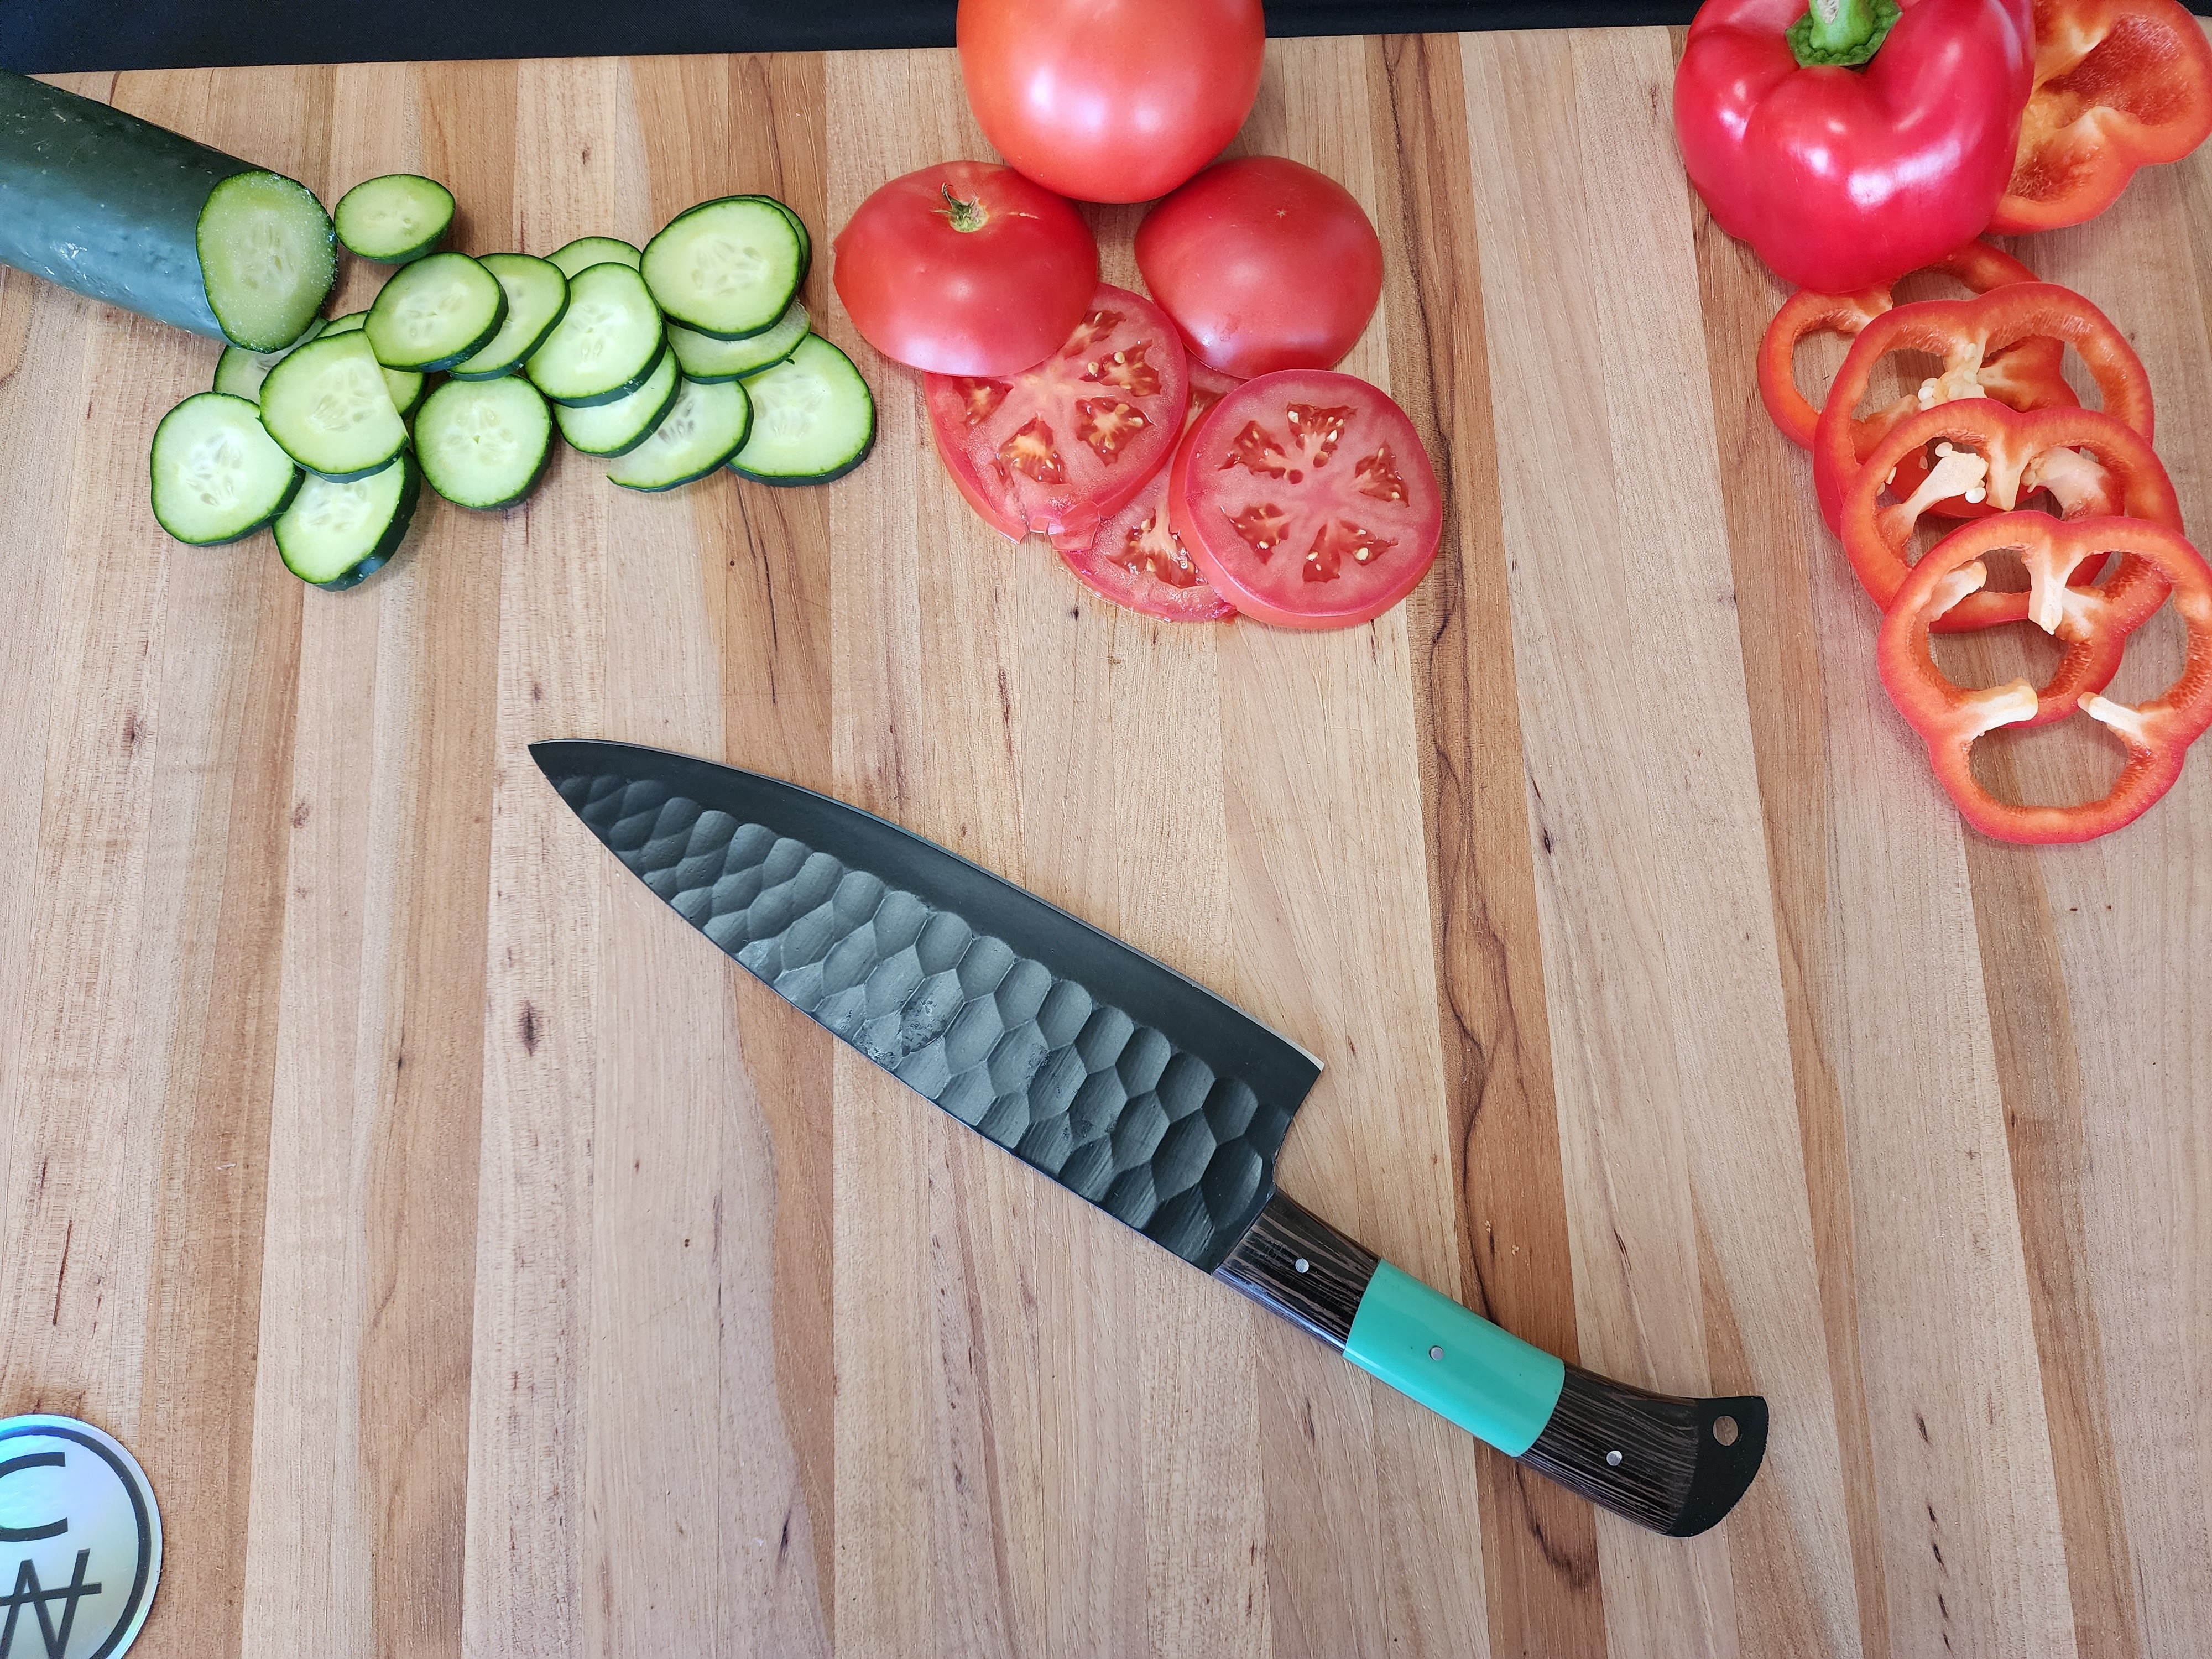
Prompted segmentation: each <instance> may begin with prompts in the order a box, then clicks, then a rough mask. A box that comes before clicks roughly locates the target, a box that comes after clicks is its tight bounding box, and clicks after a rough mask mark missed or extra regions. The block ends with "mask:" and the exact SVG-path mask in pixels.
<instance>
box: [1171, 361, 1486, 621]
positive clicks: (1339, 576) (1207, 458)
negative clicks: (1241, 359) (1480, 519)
mask: <svg viewBox="0 0 2212 1659" xmlns="http://www.w3.org/2000/svg"><path fill="white" fill-rule="evenodd" d="M1168 511H1169V522H1170V525H1171V526H1172V527H1173V529H1174V531H1175V532H1176V535H1178V536H1179V537H1181V538H1182V544H1183V546H1184V548H1185V549H1187V550H1188V552H1189V553H1190V555H1191V556H1192V557H1193V558H1194V560H1196V561H1197V563H1198V568H1199V569H1200V572H1202V573H1203V574H1204V575H1205V577H1206V580H1207V581H1208V582H1209V583H1211V584H1212V586H1213V587H1214V588H1215V589H1216V590H1217V591H1218V592H1219V593H1220V594H1221V596H1222V598H1224V599H1226V600H1228V601H1229V603H1230V604H1231V605H1234V606H1235V607H1236V608H1237V610H1238V611H1243V613H1244V614H1245V615H1246V616H1248V617H1253V618H1255V620H1257V621H1260V622H1265V623H1275V624H1276V625H1277V626H1279V627H1283V628H1350V627H1352V626H1354V625H1356V624H1358V623H1364V622H1367V621H1370V620H1371V619H1372V618H1374V617H1379V616H1381V615H1382V614H1383V612H1384V611H1388V610H1389V608H1390V607H1391V606H1392V605H1395V604H1397V603H1398V601H1399V600H1401V599H1404V598H1405V597H1406V595H1407V594H1408V593H1410V592H1413V589H1414V588H1415V587H1416V586H1419V583H1420V580H1421V578H1422V577H1423V576H1425V575H1426V574H1428V569H1429V567H1430V566H1431V564H1433V563H1435V562H1436V557H1437V538H1438V536H1439V535H1440V534H1441V533H1442V531H1443V495H1442V494H1441V493H1440V492H1439V491H1438V489H1437V477H1436V473H1435V471H1433V470H1432V469H1431V467H1430V465H1429V457H1428V452H1427V451H1426V450H1425V449H1423V448H1422V447H1421V441H1420V439H1419V436H1417V435H1415V433H1414V431H1413V422H1411V421H1409V420H1407V418H1406V411H1405V410H1402V409H1401V408H1399V407H1398V405H1397V404H1395V403H1394V402H1392V401H1391V398H1390V396H1389V393H1388V392H1383V390H1382V389H1381V388H1379V387H1376V386H1370V385H1369V384H1368V383H1367V382H1366V381H1364V380H1359V379H1358V378H1356V377H1354V376H1352V375H1350V374H1330V373H1328V372H1327V371H1324V370H1316V369H1288V370H1285V371H1284V372H1283V373H1281V374H1263V375H1261V377H1260V378H1259V379H1257V380H1247V381H1246V382H1245V383H1244V384H1243V386H1239V387H1237V390H1235V391H1234V392H1231V393H1230V394H1229V395H1228V396H1227V397H1225V398H1223V399H1222V400H1221V401H1220V402H1219V403H1218V404H1215V405H1214V406H1213V410H1212V413H1211V414H1209V415H1208V416H1206V418H1205V419H1204V420H1202V421H1200V422H1199V423H1198V424H1197V425H1196V426H1194V427H1193V428H1191V429H1190V435H1189V437H1188V440H1187V441H1185V442H1184V444H1183V445H1182V448H1180V449H1178V450H1177V451H1176V458H1175V464H1174V465H1173V467H1172V468H1171V469H1170V476H1169V478H1168Z"/></svg>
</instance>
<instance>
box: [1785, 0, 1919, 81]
mask: <svg viewBox="0 0 2212 1659" xmlns="http://www.w3.org/2000/svg"><path fill="white" fill-rule="evenodd" d="M1897 19H1898V4H1897V0H1811V9H1809V10H1808V11H1807V12H1806V14H1805V15H1803V16H1802V17H1800V18H1799V19H1798V20H1797V21H1796V22H1794V23H1792V24H1791V25H1790V50H1791V51H1792V52H1795V53H1796V57H1797V61H1798V63H1799V64H1802V65H1803V66H1804V67H1805V68H1807V69H1813V68H1816V67H1822V68H1832V69H1853V68H1856V67H1857V66H1858V65H1859V64H1863V63H1865V62H1866V61H1867V60H1868V59H1869V58H1872V57H1873V56H1874V55H1875V51H1876V50H1877V49H1878V48H1879V47H1880V46H1881V43H1882V41H1883V40H1885V39H1886V38H1887V36H1888V34H1889V31H1890V29H1891V27H1892V26H1893V25H1894V24H1895V23H1896V21H1897Z"/></svg>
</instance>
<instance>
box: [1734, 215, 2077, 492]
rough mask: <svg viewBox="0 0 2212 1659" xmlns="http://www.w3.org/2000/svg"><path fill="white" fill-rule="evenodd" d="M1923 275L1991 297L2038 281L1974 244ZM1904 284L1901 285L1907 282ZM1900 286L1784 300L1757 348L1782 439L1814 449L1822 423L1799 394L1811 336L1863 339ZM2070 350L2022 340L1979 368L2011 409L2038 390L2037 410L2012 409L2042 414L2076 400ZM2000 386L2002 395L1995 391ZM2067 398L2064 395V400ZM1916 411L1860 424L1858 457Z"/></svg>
mask: <svg viewBox="0 0 2212 1659" xmlns="http://www.w3.org/2000/svg"><path fill="white" fill-rule="evenodd" d="M1924 269H1926V270H1940V271H1942V273H1943V274H1944V275H1946V276H1955V277H1956V278H1958V280H1959V281H1960V282H1961V283H1965V284H1966V286H1967V287H1968V288H1969V289H1972V290H1973V291H1974V292H1975V293H1977V294H1987V293H1988V292H1989V291H1990V289H1993V288H2005V287H2008V286H2009V285H2010V284H2012V283H2033V282H2035V281H2038V280H2039V279H2038V277H2037V276H2036V274H2035V273H2034V272H2033V271H2032V270H2029V269H2028V268H2027V266H2026V265H2024V264H2021V262H2020V261H2019V260H2017V259H2015V258H2013V257H2012V255H2010V254H2009V253H2007V252H2003V251H2002V249H2000V248H1994V247H1991V246H1990V245H1989V244H1988V243H1987V242H1968V243H1967V244H1966V246H1963V247H1956V248H1954V249H1952V250H1951V252H1948V253H1947V254H1945V255H1944V256H1943V257H1942V258H1940V259H1937V260H1935V261H1933V262H1932V263H1930V264H1928V265H1927V266H1925V267H1924ZM1898 280H1899V282H1902V281H1903V280H1904V278H1902V277H1899V279H1898ZM1895 286H1896V285H1895V284H1894V283H1882V284H1881V285H1879V286H1877V287H1875V288H1870V289H1864V290H1863V291H1862V292H1860V293H1857V294H1817V293H1815V292H1814V290H1812V289H1809V288H1801V289H1798V290H1797V291H1796V293H1795V294H1793V295H1790V297H1789V298H1788V299H1787V300H1784V301H1783V302H1782V309H1781V310H1779V311H1778V312H1776V313H1774V320H1773V321H1772V322H1771V323H1769V324H1768V325H1766V337H1765V339H1763V340H1762V341H1760V343H1759V396H1760V397H1761V398H1764V399H1765V403H1766V412H1767V413H1768V414H1769V415H1771V416H1773V417H1774V424H1775V425H1776V426H1778V427H1779V428H1781V429H1782V435H1783V436H1784V437H1785V438H1787V439H1789V440H1790V442H1792V443H1794V444H1796V446H1797V447H1799V448H1800V449H1810V448H1811V447H1813V431H1814V428H1815V427H1817V426H1818V425H1819V424H1820V410H1819V409H1818V408H1817V407H1816V406H1814V404H1813V403H1812V402H1811V401H1810V400H1809V399H1808V398H1807V397H1806V396H1805V394H1804V393H1803V392H1800V391H1799V390H1798V389H1797V374H1796V362H1797V348H1798V347H1799V346H1800V345H1802V344H1803V343H1804V341H1805V337H1806V336H1807V335H1808V334H1841V335H1844V337H1850V336H1852V335H1855V334H1857V333H1858V332H1859V331H1860V330H1862V329H1863V328H1864V327H1865V326H1866V325H1868V324H1869V323H1870V322H1872V321H1873V320H1874V319H1875V318H1877V317H1879V316H1881V313H1884V312H1885V311H1887V310H1889V309H1890V307H1893V305H1895V304H1896V300H1895V298H1894V294H1893V290H1894V288H1895ZM2065 349H2066V348H2065V347H2064V346H2063V345H2062V344H2060V343H2058V342H2057V341H2056V340H2023V341H2022V342H2021V343H2020V344H2018V345H2016V346H2015V347H2013V348H2012V349H2011V350H2010V351H2008V352H2006V353H2004V354H2002V356H1997V357H1993V358H1991V359H1990V361H1988V362H1984V363H1983V364H1982V365H1981V371H1980V378H1981V380H1982V384H1983V385H1984V386H1989V387H1990V395H1991V396H1993V397H1997V398H2005V401H2006V402H2008V403H2012V402H2013V400H2012V398H2008V397H2006V392H2010V391H2020V390H2025V389H2027V388H2030V387H2033V388H2034V389H2035V392H2036V394H2037V395H2038V396H2039V398H2040V401H2039V402H2037V403H2034V404H2020V403H2013V407H2014V408H2015V409H2023V408H2044V407H2046V406H2048V405H2049V404H2053V403H2063V402H2071V401H2078V399H2075V398H2074V396H2073V392H2072V388H2070V387H2069V386H2067V384H2066V381H2065V379H2064V377H2063V375H2062V374H2060V373H2059V362H2060V360H2061V358H2062V357H2063V356H2064V355H2065ZM2000 383H2001V384H2002V386H2003V388H2004V390H1998V389H1997V387H1998V385H1999V384H2000ZM2062 392H2063V394H2064V396H2063V397H2061V396H2059V395H2058V394H2060V393H2062ZM1912 407H1913V408H1916V409H1917V407H1919V405H1918V404H1917V402H1916V403H1915V404H1913V405H1912ZM1910 412H1911V411H1910V410H1906V409H1904V408H1899V410H1897V413H1896V416H1893V417H1892V418H1890V419H1889V420H1888V421H1887V422H1886V423H1885V424H1883V425H1882V426H1881V429H1880V430H1875V429H1874V428H1875V422H1880V421H1881V419H1882V416H1881V414H1877V415H1875V416H1869V417H1868V418H1867V419H1866V420H1863V421H1861V422H1859V423H1858V424H1859V428H1860V435H1859V436H1860V442H1859V453H1861V454H1862V455H1863V454H1864V453H1866V452H1867V451H1868V450H1869V449H1871V448H1872V447H1874V445H1875V442H1876V441H1878V440H1879V439H1880V438H1881V434H1882V432H1885V431H1887V430H1888V428H1890V427H1892V426H1894V425H1896V424H1897V420H1898V418H1899V417H1901V416H1904V415H1905V414H1908V413H1910ZM1882 413H1883V414H1887V413H1888V411H1887V410H1885V411H1883V412H1882Z"/></svg>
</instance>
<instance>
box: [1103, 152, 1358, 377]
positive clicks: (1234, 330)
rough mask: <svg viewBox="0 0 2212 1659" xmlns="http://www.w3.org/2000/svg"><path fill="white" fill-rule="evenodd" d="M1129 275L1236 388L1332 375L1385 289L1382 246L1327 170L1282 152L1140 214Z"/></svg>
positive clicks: (1224, 171)
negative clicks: (1270, 377)
mask: <svg viewBox="0 0 2212 1659" xmlns="http://www.w3.org/2000/svg"><path fill="white" fill-rule="evenodd" d="M1137 269H1138V270H1140V271H1142V272H1143V273H1144V277H1145V286H1146V287H1147V288H1149V289H1152V297H1153V298H1154V299H1155V300H1158V301H1159V302H1160V305H1161V307H1162V308H1163V309H1164V310H1165V311H1166V313H1168V315H1169V316H1170V317H1172V318H1174V319H1175V320H1176V327H1177V328H1179V329H1181V330H1182V337H1183V343H1184V344H1185V345H1187V346H1188V347H1189V348H1190V352H1191V355H1192V356H1194V357H1195V358H1197V359H1198V360H1199V362H1202V363H1204V364H1206V366H1207V367H1208V368H1218V369H1219V370H1220V371H1221V372H1222V373H1223V374H1233V375H1235V376H1236V377H1237V379H1238V380H1250V379H1252V378H1253V377H1254V376H1255V375H1260V374H1275V373H1276V372H1278V371H1279V370H1281V369H1286V368H1334V367H1335V366H1336V364H1337V362H1339V361H1340V359H1341V358H1342V357H1343V356H1344V354H1345V353H1346V352H1347V351H1349V350H1351V349H1352V345H1353V343H1355V342H1357V341H1358V338H1359V335H1360V331H1361V330H1363V329H1364V328H1365V327H1366V326H1367V319H1369V318H1370V317H1371V316H1373V315H1374V314H1375V301H1376V300H1377V299H1378V298H1379V297H1380V296H1381V295H1382V293H1383V244H1382V242H1381V240H1379V239H1377V237H1376V234H1375V226H1374V224H1373V222H1370V220H1369V218H1368V217H1367V214H1366V210H1364V209H1363V208H1362V207H1361V206H1360V205H1359V204H1358V202H1357V201H1356V200H1354V199H1353V197H1352V192H1351V191H1348V190H1346V189H1345V187H1344V186H1343V185H1340V184H1338V183H1337V182H1336V180H1335V179H1332V178H1330V177H1329V176H1328V174H1327V173H1316V172H1315V171H1314V170H1313V169H1312V168H1311V167H1303V166H1301V165H1300V164H1299V163H1297V162H1296V161H1286V160H1285V159H1284V158H1283V157H1281V156H1279V155H1251V156H1247V157H1245V158H1243V160H1241V161H1224V162H1222V163H1221V164H1220V166H1218V167H1208V168H1206V171H1205V172H1203V173H1200V174H1199V175H1198V177H1197V178H1195V179H1192V180H1191V181H1190V182H1189V183H1188V184H1187V185H1184V186H1183V187H1182V189H1181V190H1179V191H1176V193H1175V194H1174V195H1172V196H1170V197H1168V198H1167V200H1165V201H1164V202H1162V203H1161V204H1159V205H1158V207H1156V208H1154V209H1153V210H1152V211H1151V212H1150V213H1148V214H1147V215H1146V216H1145V222H1144V223H1143V224H1141V225H1139V226H1138V227H1137Z"/></svg>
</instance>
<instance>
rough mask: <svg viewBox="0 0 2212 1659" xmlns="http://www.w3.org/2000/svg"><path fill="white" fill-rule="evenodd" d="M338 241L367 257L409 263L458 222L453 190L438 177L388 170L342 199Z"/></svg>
mask: <svg viewBox="0 0 2212 1659" xmlns="http://www.w3.org/2000/svg"><path fill="white" fill-rule="evenodd" d="M331 219H332V220H333V222H335V223H336V224H337V232H338V240H340V241H341V242H343V243H344V244H345V245H346V246H347V247H348V248H349V250H350V251H352V252H355V253H358V254H359V255H361V257H362V258H364V259H374V260H376V261H377V262H378V263H379V264H387V265H404V264H409V263H410V262H411V261H413V260H416V259H419V258H422V256H423V255H424V254H426V253H428V252H429V251H430V250H431V249H432V248H434V247H435V246H438V244H439V242H440V241H441V240H443V238H444V236H445V234H446V232H447V228H450V227H451V226H452V224H453V191H450V190H447V188H446V187H445V186H444V185H441V184H440V183H439V182H438V181H437V180H436V179H424V178H422V177H420V176H418V175H416V174H415V173H386V174H385V175H384V176H383V177H382V178H380V179H363V180H362V182H361V183H360V184H357V185H355V186H354V187H353V188H352V189H351V190H349V191H347V192H346V193H345V194H344V195H343V196H341V197H338V205H337V211H336V212H334V213H333V214H332V215H331Z"/></svg>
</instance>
